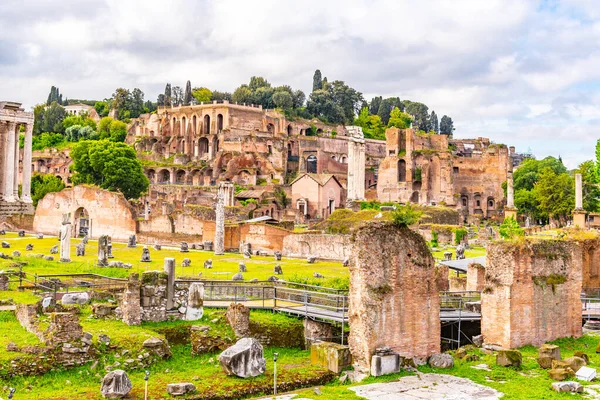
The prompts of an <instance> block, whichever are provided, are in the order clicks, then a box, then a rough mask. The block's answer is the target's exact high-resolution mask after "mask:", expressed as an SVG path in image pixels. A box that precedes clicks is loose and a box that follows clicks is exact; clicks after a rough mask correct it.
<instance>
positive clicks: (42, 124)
mask: <svg viewBox="0 0 600 400" xmlns="http://www.w3.org/2000/svg"><path fill="white" fill-rule="evenodd" d="M33 112H34V115H35V122H34V123H33V133H34V134H35V135H39V134H41V133H42V132H54V133H63V132H64V131H65V128H64V126H63V124H62V121H63V119H64V118H65V116H66V111H65V109H64V108H63V106H61V105H59V104H58V103H57V102H53V103H52V104H50V105H49V106H45V105H43V104H41V105H38V106H36V107H35V108H34V109H33Z"/></svg>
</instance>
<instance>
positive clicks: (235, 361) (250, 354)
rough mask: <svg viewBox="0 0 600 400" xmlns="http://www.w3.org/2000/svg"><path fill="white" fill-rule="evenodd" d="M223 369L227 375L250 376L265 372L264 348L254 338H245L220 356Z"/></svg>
mask: <svg viewBox="0 0 600 400" xmlns="http://www.w3.org/2000/svg"><path fill="white" fill-rule="evenodd" d="M219 363H220V364H221V369H222V370H223V372H225V373H226V374H227V375H235V376H239V377H240V378H250V377H254V376H259V375H262V374H264V373H265V370H266V368H267V362H266V360H265V358H264V356H263V348H262V346H261V344H260V343H259V342H258V340H256V339H254V338H243V339H240V340H238V341H237V343H236V344H234V345H233V346H231V347H230V348H228V349H227V350H225V351H224V352H223V353H221V355H220V356H219Z"/></svg>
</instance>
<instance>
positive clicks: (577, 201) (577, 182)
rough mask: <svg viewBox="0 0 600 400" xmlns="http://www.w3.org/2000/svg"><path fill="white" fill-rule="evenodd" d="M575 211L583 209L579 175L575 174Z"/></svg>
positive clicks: (581, 185)
mask: <svg viewBox="0 0 600 400" xmlns="http://www.w3.org/2000/svg"><path fill="white" fill-rule="evenodd" d="M575 209H576V210H582V209H583V183H582V180H581V174H575Z"/></svg>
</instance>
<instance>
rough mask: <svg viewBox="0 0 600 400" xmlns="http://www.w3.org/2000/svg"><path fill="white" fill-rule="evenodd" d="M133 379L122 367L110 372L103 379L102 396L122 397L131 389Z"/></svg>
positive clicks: (110, 397)
mask: <svg viewBox="0 0 600 400" xmlns="http://www.w3.org/2000/svg"><path fill="white" fill-rule="evenodd" d="M131 388H132V386H131V380H130V379H129V377H128V376H127V373H126V372H125V371H123V370H121V369H116V370H114V371H111V372H109V373H108V374H106V375H105V376H104V378H103V379H102V387H101V388H100V391H101V392H102V397H104V398H106V399H122V398H124V397H126V396H127V395H128V394H129V392H130V391H131Z"/></svg>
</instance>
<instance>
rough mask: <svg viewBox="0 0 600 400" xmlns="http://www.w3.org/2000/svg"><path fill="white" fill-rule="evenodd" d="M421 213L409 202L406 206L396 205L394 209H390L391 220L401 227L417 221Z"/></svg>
mask: <svg viewBox="0 0 600 400" xmlns="http://www.w3.org/2000/svg"><path fill="white" fill-rule="evenodd" d="M422 214H423V213H422V212H421V211H419V210H416V209H414V208H413V207H412V205H411V204H410V203H409V204H407V205H406V206H398V207H397V208H396V210H394V211H392V222H393V223H394V225H397V226H401V227H407V226H411V225H414V224H416V223H417V222H419V218H421V215H422Z"/></svg>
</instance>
